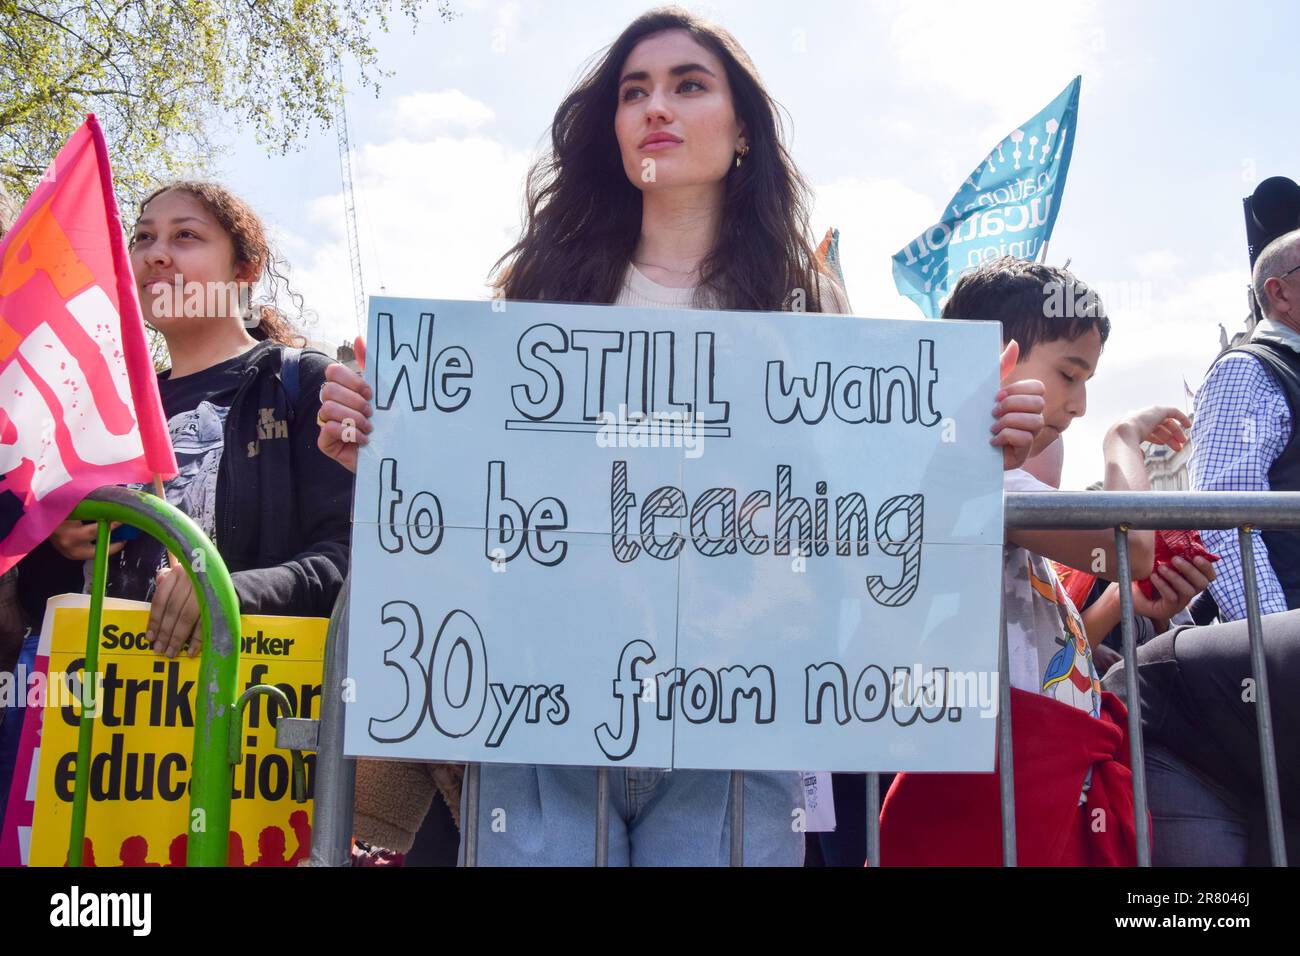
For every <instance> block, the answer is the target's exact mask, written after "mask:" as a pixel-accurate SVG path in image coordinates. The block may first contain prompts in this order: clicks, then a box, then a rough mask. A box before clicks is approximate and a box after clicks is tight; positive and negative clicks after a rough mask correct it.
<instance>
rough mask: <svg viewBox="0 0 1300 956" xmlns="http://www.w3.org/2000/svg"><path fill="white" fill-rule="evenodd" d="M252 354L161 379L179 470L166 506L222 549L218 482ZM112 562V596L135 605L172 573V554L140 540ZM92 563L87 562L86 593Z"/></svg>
mask: <svg viewBox="0 0 1300 956" xmlns="http://www.w3.org/2000/svg"><path fill="white" fill-rule="evenodd" d="M252 352H253V350H252V349H250V350H249V351H248V352H245V353H244V354H243V355H239V356H236V357H235V358H232V359H228V360H227V361H225V362H221V363H219V364H217V365H213V366H211V367H210V368H206V369H203V370H202V371H199V372H195V373H193V374H192V375H184V376H182V377H180V378H176V379H173V378H172V377H171V375H170V374H169V373H167V372H164V373H162V374H161V375H160V376H159V377H158V393H159V396H160V397H161V398H162V404H163V411H164V412H165V413H166V415H167V429H168V431H169V432H170V433H171V439H172V448H173V449H174V450H175V452H176V466H177V469H178V474H177V475H176V477H175V478H172V479H171V480H170V481H168V482H166V483H165V485H164V490H165V491H166V493H167V502H168V504H172V505H175V506H176V507H177V508H179V509H180V510H181V511H183V512H185V514H187V515H189V516H190V517H191V518H192V519H194V522H195V524H197V525H198V526H199V528H200V530H202V532H203V533H204V534H206V535H207V536H208V537H209V538H211V539H212V542H213V544H216V545H217V546H218V547H220V542H219V541H218V540H217V527H216V525H217V477H218V474H219V472H220V469H221V458H222V453H223V451H224V450H225V430H226V416H227V414H228V413H229V411H230V403H231V401H232V400H233V399H234V397H235V393H236V392H237V391H238V390H239V386H240V383H241V382H242V381H243V378H244V370H245V369H246V368H247V366H248V361H249V357H250V356H251V354H252ZM131 487H138V486H131ZM108 560H109V564H108V593H109V594H111V595H113V596H114V597H123V598H129V599H131V600H136V601H149V600H152V599H153V591H154V577H155V576H156V575H157V573H158V572H159V571H160V570H162V569H163V568H165V567H167V552H166V551H165V550H164V548H163V546H162V544H161V543H159V542H158V541H156V540H155V539H153V538H151V537H149V536H148V535H144V534H138V535H135V536H134V537H132V538H131V539H130V540H129V541H127V544H126V547H125V548H123V549H122V550H121V551H120V552H118V554H116V555H114V556H112V557H110V558H109V559H108ZM92 563H93V562H90V561H87V562H86V584H87V589H89V585H90V580H91V573H92V570H93V569H92Z"/></svg>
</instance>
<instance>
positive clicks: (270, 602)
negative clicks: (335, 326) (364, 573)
mask: <svg viewBox="0 0 1300 956" xmlns="http://www.w3.org/2000/svg"><path fill="white" fill-rule="evenodd" d="M331 361H332V360H331V359H330V358H328V357H327V356H325V355H322V354H321V353H320V352H313V351H305V352H303V354H302V359H301V362H300V364H299V372H298V376H299V383H300V384H299V389H298V401H297V404H296V406H295V408H294V416H293V422H292V423H291V424H290V426H289V440H290V455H291V459H290V461H291V469H290V470H291V474H290V475H289V476H288V481H289V483H290V487H291V488H292V490H293V493H292V495H291V496H289V498H290V500H292V501H294V503H295V505H296V509H297V521H298V535H297V540H298V541H299V542H301V548H302V550H301V551H299V552H298V553H297V554H295V555H294V556H293V558H292V559H291V560H289V561H285V562H284V563H283V564H277V565H274V566H273V567H269V568H257V569H251V570H248V571H237V572H235V573H234V574H232V575H231V579H232V580H233V582H234V585H235V591H236V593H237V594H238V595H239V606H240V609H241V610H242V611H243V612H244V613H246V614H293V615H302V616H306V617H329V615H330V611H331V610H333V608H334V601H335V599H336V598H337V597H338V594H339V590H340V588H342V587H343V581H344V579H345V578H346V577H347V573H348V562H349V548H350V538H351V522H352V483H353V475H352V473H351V472H350V471H348V470H347V469H346V468H344V467H343V466H342V465H340V464H339V463H338V462H336V461H333V460H332V459H330V458H327V457H326V456H325V455H324V453H322V452H321V450H320V449H319V448H317V447H316V438H317V436H318V434H319V433H320V426H319V425H317V424H316V414H317V412H319V411H320V388H321V385H322V384H324V382H325V368H326V367H327V366H328V365H329V364H330V363H331Z"/></svg>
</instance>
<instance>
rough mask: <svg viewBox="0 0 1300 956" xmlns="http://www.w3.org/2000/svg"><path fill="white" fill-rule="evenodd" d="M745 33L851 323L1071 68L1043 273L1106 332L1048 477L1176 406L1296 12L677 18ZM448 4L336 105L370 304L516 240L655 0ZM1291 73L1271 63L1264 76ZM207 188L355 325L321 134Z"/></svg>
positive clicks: (454, 274) (1261, 166)
mask: <svg viewBox="0 0 1300 956" xmlns="http://www.w3.org/2000/svg"><path fill="white" fill-rule="evenodd" d="M684 5H685V6H687V7H689V8H690V9H692V10H694V11H696V12H698V13H703V14H705V15H707V16H710V17H712V18H713V19H716V20H717V21H718V22H720V23H722V24H723V25H724V26H726V27H727V28H728V29H729V30H731V31H732V32H733V33H734V34H735V35H736V37H737V38H738V39H739V40H740V42H741V44H742V45H743V46H744V47H745V48H746V49H747V50H748V52H749V54H750V56H751V58H752V59H753V60H754V62H755V64H756V65H757V67H758V70H759V72H760V73H761V74H762V76H763V79H764V81H765V83H766V85H767V86H768V89H769V90H770V91H771V92H772V94H773V95H774V96H775V97H776V99H777V100H778V101H779V102H780V103H781V104H782V105H783V106H784V107H785V109H786V110H787V111H788V113H789V118H790V120H791V123H790V127H789V132H790V133H791V137H790V143H791V146H792V151H793V154H794V157H795V160H796V162H797V163H798V164H799V166H800V168H801V169H802V170H803V172H804V174H805V175H806V176H807V178H808V179H809V181H810V182H811V183H812V184H813V186H814V187H815V191H816V197H817V203H816V208H815V212H814V216H813V225H814V231H815V232H816V234H817V236H818V237H820V235H821V233H822V232H824V231H825V229H826V228H827V226H830V225H835V226H838V227H839V228H840V230H841V233H842V237H841V253H842V257H843V261H844V267H845V273H846V279H847V285H848V292H849V297H850V299H851V300H852V303H853V307H854V311H855V312H856V313H857V314H859V315H863V316H880V317H894V318H917V317H919V315H920V313H919V311H918V310H917V309H916V307H915V306H914V305H913V304H912V303H911V302H909V301H908V300H905V299H903V298H901V297H900V296H899V295H898V294H897V292H896V291H895V289H894V285H893V280H892V277H891V275H890V268H889V257H890V256H891V255H892V254H893V253H894V252H895V251H897V250H898V249H899V248H901V247H902V246H903V245H904V243H906V242H907V241H908V240H910V239H911V238H912V237H914V236H915V235H916V234H917V233H919V232H920V231H921V230H922V229H923V228H924V227H926V226H928V225H929V224H931V223H932V222H934V221H936V219H937V218H938V216H939V214H940V210H941V209H942V207H943V205H944V203H945V201H946V200H947V199H948V197H949V196H951V195H952V193H953V192H954V191H955V190H956V188H957V186H958V185H959V184H960V182H961V179H962V178H963V177H964V176H965V175H966V174H967V173H968V172H969V171H970V169H971V168H972V167H973V166H974V164H975V163H976V162H978V161H979V160H980V159H981V158H982V157H983V156H984V154H985V153H986V152H987V151H988V150H989V148H990V147H992V146H993V145H994V144H995V143H996V142H997V141H998V140H1000V139H1001V138H1002V137H1003V136H1005V135H1006V134H1007V133H1009V132H1010V131H1011V130H1012V129H1013V128H1015V127H1016V126H1017V125H1018V124H1019V123H1021V122H1023V121H1024V120H1026V119H1028V118H1029V117H1030V116H1032V115H1033V114H1034V113H1036V112H1037V111H1038V110H1039V109H1040V108H1041V107H1042V106H1043V105H1045V104H1046V103H1047V102H1048V101H1049V100H1050V99H1051V98H1052V97H1053V96H1054V95H1055V94H1056V93H1057V92H1059V91H1060V89H1061V88H1062V87H1063V86H1065V84H1066V83H1067V82H1068V81H1069V80H1070V78H1071V77H1073V76H1074V75H1075V74H1076V73H1082V74H1083V91H1082V97H1081V105H1080V119H1079V131H1078V138H1077V140H1076V145H1075V152H1074V158H1073V162H1072V165H1071V168H1070V174H1069V180H1068V182H1067V186H1066V190H1065V195H1064V200H1063V203H1062V206H1061V213H1060V217H1059V219H1058V221H1057V225H1056V231H1055V234H1054V236H1053V238H1052V242H1051V246H1050V251H1049V254H1048V259H1049V261H1051V262H1053V263H1056V264H1063V263H1064V262H1065V261H1066V260H1067V259H1068V260H1070V261H1071V269H1073V270H1074V271H1075V272H1077V273H1078V274H1079V276H1080V277H1081V278H1083V279H1085V280H1086V281H1088V282H1089V283H1092V284H1094V285H1096V286H1097V287H1099V289H1100V291H1101V293H1102V296H1103V298H1104V300H1105V301H1106V303H1107V305H1108V307H1109V310H1110V312H1111V315H1112V318H1113V320H1114V329H1113V332H1112V336H1111V340H1110V343H1109V344H1108V346H1107V349H1106V353H1105V355H1104V357H1103V359H1102V365H1101V369H1100V371H1099V372H1098V374H1097V376H1096V377H1095V378H1094V379H1093V382H1092V385H1091V388H1090V393H1089V399H1090V404H1089V413H1088V416H1087V417H1086V418H1085V419H1083V420H1082V421H1080V422H1077V423H1076V424H1075V425H1074V426H1072V428H1071V430H1070V431H1069V432H1067V434H1066V439H1065V441H1066V449H1067V453H1066V467H1065V480H1064V486H1066V487H1083V486H1085V485H1086V484H1088V483H1089V482H1091V481H1093V480H1095V479H1097V478H1099V477H1100V476H1101V467H1102V460H1101V451H1100V446H1101V435H1102V433H1103V432H1104V430H1105V427H1106V425H1107V424H1108V423H1109V422H1110V421H1112V420H1114V419H1115V418H1116V417H1117V416H1118V415H1120V414H1122V413H1123V412H1124V411H1125V410H1127V409H1129V408H1135V407H1139V406H1142V405H1147V404H1153V403H1157V402H1159V403H1167V404H1177V405H1188V404H1190V403H1189V402H1188V401H1187V400H1186V399H1185V397H1184V391H1183V380H1184V379H1186V381H1187V382H1188V383H1189V384H1190V385H1191V386H1192V387H1193V388H1195V387H1196V386H1197V384H1198V383H1199V382H1200V379H1201V377H1202V375H1203V374H1204V371H1205V368H1206V366H1207V365H1208V364H1209V362H1210V361H1211V359H1212V358H1213V356H1214V353H1215V350H1216V348H1217V342H1218V324H1219V323H1223V324H1224V325H1225V326H1226V327H1227V328H1228V330H1229V332H1230V333H1231V332H1233V331H1235V330H1237V329H1238V328H1240V326H1241V325H1242V322H1243V320H1244V317H1245V314H1246V294H1245V289H1246V285H1247V282H1248V273H1247V261H1246V253H1245V230H1244V226H1243V220H1242V211H1241V198H1242V196H1244V195H1246V194H1248V193H1249V192H1250V191H1251V190H1252V189H1253V188H1254V186H1255V184H1256V183H1257V182H1258V181H1259V180H1260V179H1262V178H1264V177H1266V176H1270V175H1277V174H1284V175H1289V176H1291V177H1292V178H1296V179H1300V131H1298V130H1300V126H1297V124H1296V123H1295V122H1294V116H1295V112H1296V108H1297V104H1296V101H1295V99H1294V96H1295V88H1294V87H1295V84H1294V83H1287V82H1280V80H1281V79H1282V78H1283V72H1282V71H1283V69H1284V70H1285V71H1286V75H1288V76H1290V77H1291V78H1293V79H1294V77H1295V75H1296V68H1295V66H1294V62H1295V51H1294V43H1295V36H1296V33H1297V31H1296V27H1297V25H1300V12H1298V11H1297V8H1296V7H1295V6H1294V5H1293V4H1289V3H1282V2H1276V3H1244V2H1243V3H1235V4H1231V5H1227V4H1216V3H1209V2H1190V3H1178V4H1174V3H1167V2H1162V3H1143V4H1120V3H1107V2H1055V0H1054V2H1051V3H1044V4H1035V5H1029V4H1025V3H1000V2H992V0H989V2H983V3H978V4H975V3H969V2H965V3H950V2H934V0H932V2H927V3H924V4H922V3H911V4H903V3H895V2H876V0H857V2H854V0H823V2H818V3H788V2H775V0H743V2H716V3H710V4H690V3H688V4H684ZM454 6H455V7H456V8H457V9H458V10H460V11H461V14H462V15H461V16H460V17H459V18H458V19H457V20H456V21H454V22H452V23H450V24H444V23H441V22H436V21H434V20H433V19H432V15H431V14H426V17H425V19H426V20H427V21H428V22H426V23H423V24H421V26H419V27H418V28H417V29H416V30H415V31H414V32H412V30H411V28H410V25H409V23H408V22H406V21H401V20H400V19H398V18H397V17H394V18H393V21H392V23H393V31H392V32H391V33H390V34H389V35H387V36H381V37H379V38H378V39H377V46H378V48H379V51H380V55H381V60H382V64H383V66H384V68H385V69H387V70H390V71H392V74H393V75H392V76H391V77H389V78H388V79H387V80H385V81H384V82H383V90H382V95H381V96H380V97H379V98H378V99H376V98H374V97H373V96H372V95H371V94H369V93H366V92H358V93H355V94H353V95H352V96H351V97H350V98H349V101H348V114H349V115H348V119H349V124H350V127H351V133H352V143H353V162H354V176H355V179H356V184H357V187H358V203H359V209H358V216H359V231H360V239H361V246H362V254H363V263H364V271H365V279H366V291H367V292H369V293H378V292H380V287H381V284H382V286H383V289H384V290H385V291H386V292H387V294H390V295H412V296H426V297H446V298H472V297H478V296H481V295H484V294H485V291H486V290H485V287H484V285H483V280H484V277H485V275H486V273H487V271H488V269H489V268H490V267H491V265H492V263H493V262H494V261H495V259H496V258H497V257H498V256H499V255H500V254H501V253H502V252H504V251H505V249H506V248H508V246H509V245H510V244H511V243H512V242H513V241H514V238H515V236H516V233H517V229H518V223H519V208H520V197H521V195H522V185H523V176H524V172H525V171H526V169H527V167H528V165H529V163H530V160H531V159H532V158H533V157H534V156H535V155H536V150H537V149H538V147H539V144H541V143H542V142H543V141H544V139H545V137H546V135H547V132H548V128H549V123H550V120H551V117H552V115H553V113H554V110H555V107H556V106H557V105H558V104H559V102H560V100H561V99H562V97H563V96H564V94H565V92H566V91H567V90H568V89H569V87H570V86H571V84H572V83H573V81H574V80H575V79H576V78H577V77H578V76H579V75H580V73H581V70H582V67H583V65H584V64H585V62H586V61H587V59H588V58H589V57H590V56H591V55H593V54H594V53H596V52H597V51H598V50H600V49H601V48H602V47H603V46H605V45H606V44H607V43H609V42H610V41H611V40H613V38H614V37H615V36H616V35H617V34H618V33H619V32H620V30H621V29H622V28H623V27H624V26H625V25H626V24H627V23H628V22H629V21H630V20H631V19H632V18H633V17H635V16H636V15H637V14H639V13H641V12H642V11H644V10H645V9H647V8H648V7H649V6H651V4H647V3H642V2H633V3H628V2H621V0H611V2H601V3H595V2H591V0H547V2H516V0H510V2H502V0H454ZM1279 64H1280V65H1284V67H1282V66H1279ZM233 143H234V146H233V148H232V149H231V151H230V152H229V154H228V155H227V156H226V157H225V159H224V161H223V163H222V167H221V169H220V177H221V178H222V179H223V180H224V181H226V182H227V183H228V184H229V185H230V186H231V187H233V188H234V189H235V190H236V191H237V192H239V193H240V194H242V195H243V196H245V197H246V198H247V199H249V200H250V201H251V202H252V203H253V204H254V205H255V207H256V208H257V209H258V210H259V211H260V212H261V213H262V215H263V216H264V217H265V218H266V219H267V220H268V222H269V223H270V224H271V225H272V227H273V229H274V232H275V234H276V237H277V241H278V244H279V246H280V249H281V251H282V252H283V253H284V254H285V256H286V257H287V258H288V260H289V262H290V263H291V265H292V272H291V279H292V283H293V285H294V287H295V288H296V289H297V290H298V291H300V292H302V293H303V294H304V295H305V296H306V298H307V303H308V306H309V307H310V308H312V309H314V310H315V312H316V313H317V316H318V318H317V323H316V325H315V326H313V327H312V328H311V329H310V330H309V332H310V334H311V335H312V337H313V338H316V339H320V340H324V341H341V340H343V339H344V338H348V339H350V338H351V336H352V335H353V334H355V329H356V324H355V320H354V318H353V308H352V290H351V280H350V274H349V270H348V260H347V243H346V237H345V233H344V226H343V207H342V201H341V196H340V192H341V187H340V179H339V168H338V159H337V147H336V140H335V137H334V134H333V132H328V133H319V132H317V133H314V134H313V135H312V136H310V137H309V138H308V139H307V140H306V142H305V143H304V145H303V148H302V149H301V150H300V151H298V152H295V153H292V154H290V155H288V156H284V157H280V156H275V157H271V156H267V155H266V154H265V153H263V152H262V151H261V150H259V148H258V147H257V146H256V144H255V143H254V142H253V140H252V137H251V134H249V133H247V132H246V131H239V130H235V131H234V140H233Z"/></svg>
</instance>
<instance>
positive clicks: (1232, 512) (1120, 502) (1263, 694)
mask: <svg viewBox="0 0 1300 956" xmlns="http://www.w3.org/2000/svg"><path fill="white" fill-rule="evenodd" d="M1006 527H1007V529H1008V530H1031V529H1032V530H1107V529H1114V532H1115V545H1116V554H1117V556H1118V563H1119V567H1118V569H1117V570H1118V571H1119V579H1120V584H1121V587H1120V589H1119V593H1120V628H1121V634H1122V637H1123V659H1124V663H1125V667H1124V680H1125V688H1126V696H1127V699H1128V700H1127V702H1128V730H1129V742H1130V748H1131V751H1130V758H1131V763H1132V768H1133V798H1134V806H1135V813H1136V821H1135V824H1136V831H1137V833H1136V835H1137V858H1138V860H1137V861H1138V865H1139V866H1150V865H1151V828H1150V822H1149V819H1148V816H1147V790H1146V773H1145V765H1144V762H1143V746H1142V702H1141V700H1140V699H1139V696H1138V686H1137V667H1136V661H1137V647H1136V642H1135V638H1134V634H1133V595H1132V591H1131V588H1130V586H1129V585H1130V584H1131V582H1132V570H1131V565H1130V558H1129V542H1128V533H1129V532H1130V531H1134V530H1139V531H1143V530H1162V529H1165V530H1179V529H1187V528H1196V529H1201V530H1217V529H1231V528H1237V529H1238V540H1239V541H1240V544H1241V552H1242V564H1243V573H1244V575H1245V582H1246V602H1247V606H1248V619H1247V621H1248V623H1247V626H1248V629H1249V634H1250V649H1251V665H1252V673H1253V677H1254V680H1255V703H1256V709H1255V713H1256V718H1257V720H1258V728H1259V749H1260V762H1261V770H1262V773H1263V784H1264V801H1265V810H1266V819H1267V824H1268V840H1269V853H1270V859H1271V862H1272V864H1273V865H1274V866H1286V844H1285V840H1284V835H1283V829H1282V802H1281V795H1280V789H1279V785H1278V770H1277V754H1276V749H1275V742H1274V736H1273V718H1272V712H1271V710H1270V696H1269V687H1268V672H1267V669H1266V667H1265V662H1264V636H1263V624H1262V622H1261V618H1260V611H1259V585H1258V582H1257V581H1256V576H1255V563H1254V548H1253V545H1254V540H1253V537H1252V532H1253V531H1257V530H1261V529H1266V530H1300V492H1243V493H1220V492H1179V493H1169V492H1053V493H1048V492H1043V493H1029V494H1024V493H1017V494H1008V495H1007V496H1006ZM1002 633H1003V640H1002V646H1001V652H1000V655H999V656H1000V664H999V678H1000V679H999V681H998V685H999V711H998V716H999V720H998V775H999V784H1000V788H1001V795H1002V855H1003V864H1004V865H1006V866H1015V865H1016V831H1015V825H1014V820H1015V795H1014V790H1013V783H1012V782H1013V779H1014V777H1013V772H1014V771H1013V766H1012V755H1011V734H1012V727H1011V685H1010V681H1009V680H1008V679H1007V674H1008V667H1007V644H1006V640H1005V634H1006V609H1005V608H1003V610H1002ZM347 641H348V631H347V588H346V587H345V588H344V592H343V594H342V595H341V596H340V598H339V601H338V603H337V604H336V606H335V608H334V614H333V617H332V619H331V623H330V630H329V643H328V647H327V651H326V661H325V681H326V686H325V687H324V688H323V689H322V694H321V700H322V706H321V717H320V723H319V747H318V749H317V763H316V772H317V786H316V806H315V813H314V817H313V821H314V822H313V828H312V849H311V857H310V865H313V866H347V865H348V864H349V862H350V857H351V839H352V805H353V787H354V785H355V764H354V761H353V760H351V759H348V758H345V757H344V756H343V748H342V739H343V719H344V712H345V703H344V694H343V689H344V686H345V684H344V682H345V681H346V679H347ZM301 723H309V722H304V721H294V722H289V721H281V725H282V726H284V727H286V728H288V727H292V726H293V725H294V724H301ZM298 742H299V743H301V742H302V741H301V739H299V741H298ZM1294 743H1295V742H1294V741H1292V742H1291V744H1292V745H1294ZM285 745H286V743H285V742H282V743H281V746H285ZM478 770H479V768H478V765H476V764H470V765H469V766H468V767H467V768H466V773H465V782H464V788H465V791H464V809H463V813H462V815H461V826H462V836H461V839H462V844H463V850H464V854H463V855H464V860H465V864H466V865H467V866H473V865H475V863H476V861H477V856H478V827H477V823H478V816H479V815H478V803H479V786H478V781H479V775H478ZM731 776H732V787H731V793H732V801H731V806H730V811H729V812H730V820H731V859H730V862H731V865H733V866H741V865H743V863H744V852H743V844H744V773H743V772H742V771H738V770H736V771H732V773H731ZM866 783H867V787H866V792H867V796H866V807H865V808H864V809H865V812H866V816H867V861H868V862H869V863H870V864H871V865H872V866H876V865H879V862H880V776H879V774H877V773H869V774H867V775H866ZM596 788H597V815H596V820H595V827H596V854H595V860H594V863H595V865H596V866H604V865H606V864H607V862H608V856H609V845H608V840H609V771H608V769H606V768H598V769H597V772H596Z"/></svg>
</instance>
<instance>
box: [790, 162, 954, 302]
mask: <svg viewBox="0 0 1300 956" xmlns="http://www.w3.org/2000/svg"><path fill="white" fill-rule="evenodd" d="M814 192H815V195H816V203H815V205H814V208H813V215H812V221H813V238H814V239H815V240H816V241H818V242H820V241H821V238H822V236H823V235H825V233H826V230H827V228H829V227H831V226H835V227H836V228H838V229H839V230H840V260H841V263H842V264H843V266H844V282H845V284H846V285H847V286H848V293H849V301H850V302H851V303H852V305H853V311H854V312H855V313H856V314H858V315H864V316H872V317H878V318H907V319H915V318H920V312H919V311H917V309H916V307H915V306H914V305H912V303H911V300H909V299H904V298H902V297H901V296H899V294H898V290H897V289H896V288H895V286H894V276H893V272H892V271H891V268H890V259H891V258H892V257H893V255H894V253H896V252H897V251H898V250H899V249H901V248H902V247H903V245H904V243H906V242H907V241H908V240H909V239H911V238H912V236H913V235H915V234H917V233H919V232H920V231H921V230H922V229H924V228H925V227H926V226H927V225H929V224H930V223H931V222H933V221H934V217H935V213H936V210H935V208H934V201H933V200H932V199H930V197H928V196H925V195H923V194H921V193H919V192H917V191H916V190H914V189H911V188H909V187H907V186H905V185H903V184H902V183H900V182H899V181H898V180H895V179H860V178H857V177H845V178H842V179H837V180H835V181H833V182H830V183H827V184H826V185H823V186H818V187H816V189H815V190H814ZM902 223H914V224H915V227H914V228H913V227H912V226H905V227H903V228H904V230H907V229H911V230H912V231H911V232H907V231H904V232H903V233H897V232H896V231H895V229H896V228H897V227H898V224H902Z"/></svg>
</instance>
